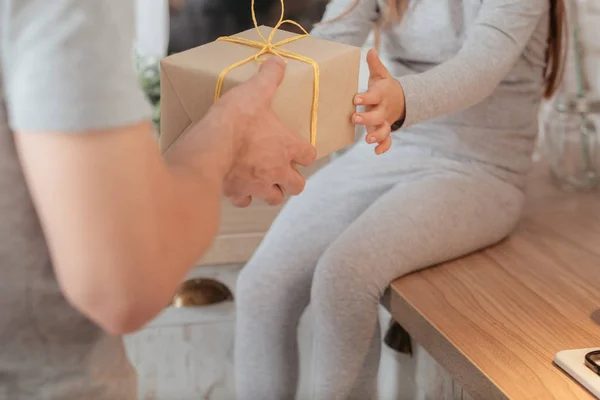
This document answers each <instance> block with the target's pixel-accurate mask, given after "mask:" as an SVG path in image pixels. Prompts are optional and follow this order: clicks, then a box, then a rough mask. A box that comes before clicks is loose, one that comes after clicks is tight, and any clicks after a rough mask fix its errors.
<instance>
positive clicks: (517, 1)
mask: <svg viewBox="0 0 600 400" xmlns="http://www.w3.org/2000/svg"><path fill="white" fill-rule="evenodd" d="M548 7H549V3H548V0H486V1H484V2H483V3H482V7H481V11H480V14H479V17H478V19H477V21H476V23H475V24H474V25H473V26H472V27H471V29H470V30H469V32H468V36H467V38H466V40H465V43H464V45H463V47H462V49H461V50H460V51H459V53H458V54H457V55H456V56H455V57H454V58H453V59H451V60H450V61H447V62H445V63H443V64H440V65H439V66H437V67H435V68H432V69H431V70H429V71H427V72H424V73H422V74H416V75H408V76H403V77H401V78H399V79H398V81H397V82H399V83H400V85H398V84H397V82H396V81H395V79H393V77H392V76H391V75H389V73H387V76H386V72H387V71H386V70H384V69H385V67H383V65H382V64H381V63H380V62H379V60H378V59H377V57H376V55H375V54H371V55H370V58H371V63H370V65H371V64H372V65H374V66H375V69H376V70H379V72H378V73H376V74H375V75H374V74H373V68H371V81H370V83H369V90H368V91H367V93H363V94H360V95H358V96H357V104H361V105H366V106H368V107H367V110H366V112H365V113H360V114H357V115H356V116H355V122H356V123H357V124H359V125H366V126H368V127H371V129H370V133H371V134H370V135H368V136H367V141H369V142H373V143H374V142H378V143H380V145H381V144H383V145H384V146H383V148H380V149H379V150H378V152H381V151H382V150H383V151H385V150H387V148H388V147H389V146H388V144H389V143H388V142H389V138H386V137H387V136H389V133H388V134H387V135H386V132H388V131H389V128H388V127H389V126H390V125H391V124H393V123H394V121H396V120H398V119H402V118H403V119H404V122H403V124H402V127H403V128H404V127H408V126H411V125H415V124H417V123H419V122H422V121H425V120H429V119H434V118H438V117H441V116H444V115H448V114H452V113H455V112H458V111H461V110H464V109H466V108H469V107H471V106H473V105H475V104H477V103H479V102H481V101H483V100H484V99H485V98H486V97H488V96H490V95H491V94H492V93H493V91H494V90H495V89H496V88H497V87H498V85H499V84H500V82H501V81H502V79H503V78H504V77H505V76H506V74H508V73H509V72H510V69H511V68H512V67H513V65H514V64H515V62H516V61H517V60H518V58H519V57H520V56H521V54H522V52H523V50H524V49H525V46H526V45H527V43H528V41H529V40H530V38H531V36H532V34H533V32H534V30H535V29H536V27H537V25H538V23H539V22H540V20H541V18H542V16H543V15H544V14H545V13H547V12H548ZM374 56H375V57H374ZM540 95H541V88H540ZM393 98H396V99H401V100H402V101H390V100H389V99H393ZM399 106H401V108H399ZM357 117H358V119H357ZM359 121H360V122H359ZM395 128H397V127H395Z"/></svg>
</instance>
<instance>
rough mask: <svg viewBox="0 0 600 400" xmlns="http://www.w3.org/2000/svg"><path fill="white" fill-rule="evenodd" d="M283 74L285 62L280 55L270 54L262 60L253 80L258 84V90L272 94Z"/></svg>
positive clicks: (279, 83) (281, 80)
mask: <svg viewBox="0 0 600 400" xmlns="http://www.w3.org/2000/svg"><path fill="white" fill-rule="evenodd" d="M284 75H285V62H284V61H283V60H282V59H281V57H277V56H272V57H269V59H268V60H267V61H265V62H263V63H262V64H261V66H260V68H259V70H258V73H257V74H256V75H255V76H254V78H253V79H254V80H255V81H256V83H257V84H258V85H259V86H260V88H259V90H261V91H263V93H264V94H266V95H268V96H271V97H272V96H274V95H275V92H276V91H277V88H278V87H279V85H281V82H283V77H284Z"/></svg>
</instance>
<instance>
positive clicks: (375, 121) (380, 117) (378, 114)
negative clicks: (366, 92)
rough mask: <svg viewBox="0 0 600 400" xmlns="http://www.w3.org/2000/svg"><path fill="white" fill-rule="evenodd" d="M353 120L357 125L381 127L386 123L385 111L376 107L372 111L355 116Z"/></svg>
mask: <svg viewBox="0 0 600 400" xmlns="http://www.w3.org/2000/svg"><path fill="white" fill-rule="evenodd" d="M352 120H353V121H354V123H355V124H356V125H366V126H369V125H371V126H379V125H381V124H383V123H384V122H385V110H383V109H382V108H381V107H375V108H373V109H372V110H370V111H366V112H362V113H356V114H354V117H353V118H352Z"/></svg>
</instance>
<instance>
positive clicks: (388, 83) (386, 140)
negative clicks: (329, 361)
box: [353, 49, 405, 154]
mask: <svg viewBox="0 0 600 400" xmlns="http://www.w3.org/2000/svg"><path fill="white" fill-rule="evenodd" d="M367 63H368V64H369V71H370V76H369V90H367V92H365V93H359V94H357V95H356V97H355V98H354V104H356V105H357V106H365V112H363V113H356V114H354V117H353V121H354V123H355V124H356V125H364V126H366V127H367V132H368V134H367V142H368V143H378V145H377V147H376V148H375V153H377V154H383V153H385V152H386V151H388V150H389V149H390V147H391V145H392V139H391V138H390V134H391V130H392V128H391V127H392V124H393V123H394V122H396V121H398V120H400V119H402V118H404V114H405V104H404V91H403V90H402V86H400V83H398V81H397V80H396V79H394V77H392V75H391V74H390V72H389V71H388V70H387V68H386V67H385V66H384V65H383V63H382V62H381V60H380V59H379V56H378V55H377V51H376V50H375V49H371V50H369V53H368V54H367Z"/></svg>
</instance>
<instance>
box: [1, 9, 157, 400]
mask: <svg viewBox="0 0 600 400" xmlns="http://www.w3.org/2000/svg"><path fill="white" fill-rule="evenodd" d="M134 28H135V26H134V6H133V1H132V0H0V274H1V275H0V400H34V399H35V400H59V399H60V400H81V399H86V400H120V399H135V398H136V388H135V384H136V379H135V371H134V370H133V368H132V367H131V365H130V364H129V362H128V360H127V358H126V356H125V352H124V347H123V343H122V340H121V339H120V338H116V337H109V336H107V335H106V334H105V333H104V332H103V331H102V330H101V329H100V328H98V327H97V326H96V325H94V324H93V323H91V322H90V321H88V320H87V319H86V318H85V317H83V316H82V315H81V314H80V313H78V312H77V311H76V310H75V309H74V308H73V307H72V306H71V305H70V304H69V303H68V302H67V301H66V300H65V298H64V297H63V295H62V294H61V291H60V289H59V287H58V284H57V281H56V278H55V276H54V271H53V268H52V264H51V262H50V258H49V256H48V250H47V248H46V243H45V239H44V235H43V233H42V230H41V228H40V225H39V222H38V219H37V216H36V212H35V209H34V207H33V205H32V202H31V199H30V195H29V192H28V189H27V186H26V184H25V181H24V178H23V174H22V172H21V166H20V164H19V160H18V158H17V153H16V151H15V145H14V140H13V131H63V132H64V131H67V132H81V131H86V130H90V129H105V128H110V127H116V126H121V125H125V124H132V123H136V122H139V121H141V120H145V119H147V118H148V117H149V116H150V108H149V105H148V104H147V103H146V101H145V99H144V96H143V93H141V91H140V89H139V88H138V86H137V81H136V75H135V72H134V70H133V65H134V64H133V53H132V50H133V40H134ZM56 190H60V180H58V181H57V182H56Z"/></svg>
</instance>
